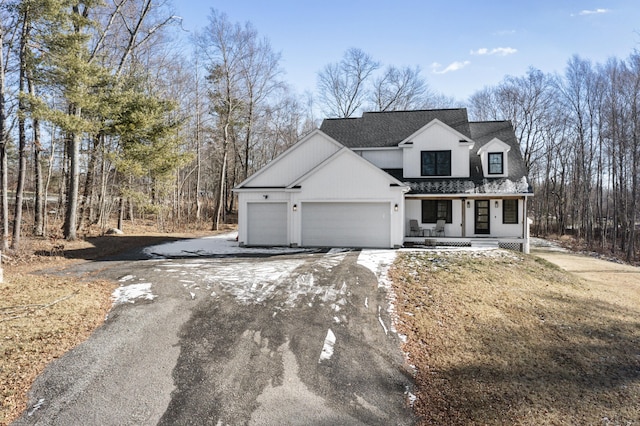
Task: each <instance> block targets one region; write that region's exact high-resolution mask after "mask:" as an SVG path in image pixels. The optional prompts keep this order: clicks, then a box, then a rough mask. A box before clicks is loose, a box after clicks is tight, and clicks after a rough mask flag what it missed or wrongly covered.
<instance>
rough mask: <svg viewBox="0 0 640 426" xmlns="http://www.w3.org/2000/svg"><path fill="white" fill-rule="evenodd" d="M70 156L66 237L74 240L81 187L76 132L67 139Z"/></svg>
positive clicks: (78, 137)
mask: <svg viewBox="0 0 640 426" xmlns="http://www.w3.org/2000/svg"><path fill="white" fill-rule="evenodd" d="M75 116H76V117H79V116H80V108H79V107H76V108H75ZM67 143H68V156H69V185H68V190H67V208H66V211H65V221H64V238H65V239H66V240H67V241H73V240H75V239H76V238H77V232H76V230H77V224H78V214H77V211H78V192H79V189H80V135H79V134H78V133H77V132H76V133H73V134H72V135H70V137H69V138H68V140H67Z"/></svg>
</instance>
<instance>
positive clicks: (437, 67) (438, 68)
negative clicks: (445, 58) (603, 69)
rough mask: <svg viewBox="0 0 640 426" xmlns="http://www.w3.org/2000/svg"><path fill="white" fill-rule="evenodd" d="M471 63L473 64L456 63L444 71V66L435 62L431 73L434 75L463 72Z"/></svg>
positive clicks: (468, 62) (466, 62)
mask: <svg viewBox="0 0 640 426" xmlns="http://www.w3.org/2000/svg"><path fill="white" fill-rule="evenodd" d="M470 63H471V62H470V61H462V62H461V61H455V62H452V63H450V64H449V65H447V66H446V67H445V68H444V69H441V68H442V65H441V64H439V63H437V62H434V63H433V64H431V72H432V73H434V74H446V73H448V72H453V71H458V70H461V69H462V68H464V67H466V66H467V65H469V64H470Z"/></svg>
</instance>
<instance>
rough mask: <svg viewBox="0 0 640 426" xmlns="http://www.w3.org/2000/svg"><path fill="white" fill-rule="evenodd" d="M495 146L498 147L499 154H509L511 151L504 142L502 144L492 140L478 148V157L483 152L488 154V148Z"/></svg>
mask: <svg viewBox="0 0 640 426" xmlns="http://www.w3.org/2000/svg"><path fill="white" fill-rule="evenodd" d="M495 145H498V146H499V147H500V148H501V149H500V150H499V151H501V152H509V151H511V145H508V144H506V143H505V142H502V141H501V140H500V139H498V138H493V139H491V140H490V141H489V142H487V143H485V144H484V145H482V146H481V147H480V149H478V155H482V154H483V153H484V152H489V148H488V147H490V146H495ZM491 152H494V151H491Z"/></svg>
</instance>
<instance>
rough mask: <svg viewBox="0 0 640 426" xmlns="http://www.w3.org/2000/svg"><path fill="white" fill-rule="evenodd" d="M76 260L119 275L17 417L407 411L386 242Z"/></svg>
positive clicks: (147, 419) (227, 419)
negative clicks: (89, 329) (97, 320)
mask: <svg viewBox="0 0 640 426" xmlns="http://www.w3.org/2000/svg"><path fill="white" fill-rule="evenodd" d="M146 254H147V256H149V257H150V259H147V260H131V259H135V258H136V257H138V256H130V257H129V258H128V259H129V260H117V259H114V260H110V261H102V262H92V263H87V264H85V265H83V266H82V267H76V268H75V270H74V271H68V272H73V273H87V272H90V273H92V274H93V275H97V276H100V277H106V278H110V279H113V280H117V281H119V282H120V284H121V287H120V288H119V289H118V291H117V292H116V293H115V294H114V297H116V298H117V302H116V306H115V307H114V309H113V310H112V311H111V312H110V313H109V316H108V318H107V320H106V322H105V324H104V326H102V327H101V328H99V329H98V330H97V331H96V332H95V333H94V334H93V335H92V336H91V338H90V339H89V340H87V341H86V342H85V343H83V344H82V345H80V346H79V347H77V348H76V349H74V350H73V351H71V352H69V353H67V354H66V355H65V356H63V357H62V358H60V359H59V360H57V361H55V362H53V363H52V364H51V365H50V366H49V367H48V368H47V369H46V371H45V372H44V373H43V374H42V375H41V376H40V377H39V378H38V379H37V380H36V382H35V384H34V386H33V388H32V390H31V392H30V394H29V406H28V409H27V411H26V412H25V413H24V414H23V415H22V417H21V418H20V419H18V420H17V421H16V422H15V424H16V425H23V424H25V425H26V424H29V425H30V424H43V425H44V424H51V425H80V424H82V425H87V424H95V425H97V424H100V425H116V424H117V425H127V424H132V425H133V424H135V425H148V424H166V425H187V424H199V425H200V424H210V425H223V424H224V425H227V424H229V425H238V424H240V425H244V424H248V425H276V424H277V425H284V424H289V425H334V424H340V425H356V424H374V425H375V424H380V425H383V424H384V425H389V424H397V425H402V424H412V423H413V422H414V421H415V419H414V418H413V417H412V414H411V409H410V408H409V406H408V402H407V401H408V399H410V393H409V392H410V390H411V378H410V372H409V371H408V369H407V366H406V365H405V364H404V357H403V355H402V353H401V352H400V349H399V347H400V342H399V336H397V335H396V334H395V333H394V331H393V327H392V322H391V320H390V317H389V313H388V312H389V310H388V307H389V299H390V298H389V294H388V287H387V286H386V285H385V284H384V275H385V272H384V271H385V267H388V264H389V263H390V262H391V261H392V259H393V256H394V252H393V251H385V250H380V251H376V250H367V251H349V250H335V249H334V250H330V251H313V252H308V251H302V252H294V251H291V250H250V249H240V248H237V247H236V246H235V243H234V242H233V241H232V239H230V238H228V237H227V238H226V239H224V240H222V239H205V240H199V241H196V242H190V243H189V242H187V243H185V242H178V243H173V245H172V246H171V245H167V246H160V247H154V248H152V249H149V250H147V251H146Z"/></svg>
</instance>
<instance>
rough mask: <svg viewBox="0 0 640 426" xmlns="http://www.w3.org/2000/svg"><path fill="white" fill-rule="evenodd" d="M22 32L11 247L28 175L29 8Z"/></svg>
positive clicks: (18, 231) (17, 234) (15, 238)
mask: <svg viewBox="0 0 640 426" xmlns="http://www.w3.org/2000/svg"><path fill="white" fill-rule="evenodd" d="M22 18H23V21H22V32H21V35H20V73H19V74H20V75H19V76H18V79H19V81H18V90H19V96H18V182H17V185H16V203H15V205H14V213H13V238H12V240H11V248H12V249H17V248H18V247H19V246H20V236H21V234H22V201H23V195H24V183H25V180H26V175H27V134H26V131H27V130H26V118H25V116H26V114H27V106H26V103H25V100H24V95H25V93H26V92H25V84H26V81H27V39H28V37H29V12H28V8H27V9H26V10H25V12H24V13H23V14H22Z"/></svg>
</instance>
